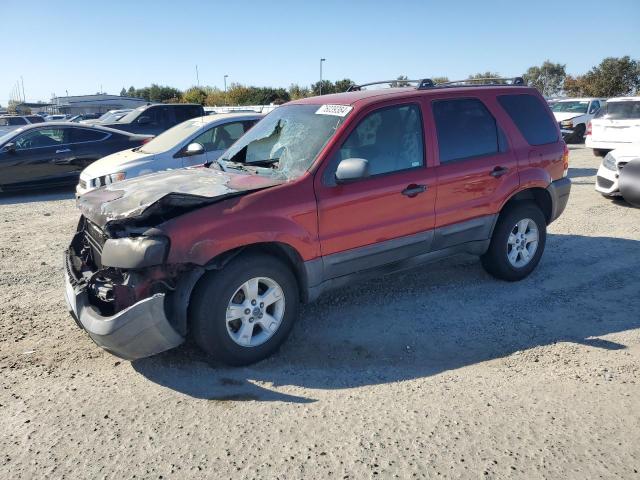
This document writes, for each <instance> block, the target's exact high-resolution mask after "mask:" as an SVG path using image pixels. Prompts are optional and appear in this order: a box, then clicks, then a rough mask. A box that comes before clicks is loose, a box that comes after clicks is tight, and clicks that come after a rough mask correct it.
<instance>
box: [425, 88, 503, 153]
mask: <svg viewBox="0 0 640 480" xmlns="http://www.w3.org/2000/svg"><path fill="white" fill-rule="evenodd" d="M433 116H434V119H435V121H436V132H437V135H438V150H439V153H440V155H439V156H440V163H447V162H452V161H455V160H461V159H464V158H472V157H481V156H485V155H494V154H497V153H498V152H502V151H505V150H506V141H505V139H504V135H503V134H502V131H501V130H500V128H499V127H498V125H497V124H496V119H495V118H493V115H491V113H490V112H489V110H487V107H485V106H484V104H483V103H482V102H481V101H480V100H478V99H475V98H463V99H455V100H437V101H435V102H433Z"/></svg>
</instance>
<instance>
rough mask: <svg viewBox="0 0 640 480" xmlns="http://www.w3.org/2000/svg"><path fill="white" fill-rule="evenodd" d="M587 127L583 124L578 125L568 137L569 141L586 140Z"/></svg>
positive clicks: (578, 141) (579, 141)
mask: <svg viewBox="0 0 640 480" xmlns="http://www.w3.org/2000/svg"><path fill="white" fill-rule="evenodd" d="M585 131H586V128H585V126H584V125H583V124H581V125H578V126H577V127H576V129H575V130H574V131H573V133H572V134H571V135H569V136H568V137H567V143H582V142H584V132H585Z"/></svg>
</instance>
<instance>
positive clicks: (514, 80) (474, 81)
mask: <svg viewBox="0 0 640 480" xmlns="http://www.w3.org/2000/svg"><path fill="white" fill-rule="evenodd" d="M466 85H475V86H479V87H482V86H484V87H491V86H494V85H511V86H522V85H524V79H523V78H522V77H507V78H503V77H487V78H467V79H465V80H452V81H449V82H442V83H437V84H436V85H435V86H436V87H460V86H466Z"/></svg>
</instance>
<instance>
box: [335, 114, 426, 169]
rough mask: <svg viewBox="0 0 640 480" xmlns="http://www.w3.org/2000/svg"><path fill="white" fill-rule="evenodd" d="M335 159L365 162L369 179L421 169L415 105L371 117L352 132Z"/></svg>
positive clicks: (420, 137) (421, 144)
mask: <svg viewBox="0 0 640 480" xmlns="http://www.w3.org/2000/svg"><path fill="white" fill-rule="evenodd" d="M337 157H338V158H337V159H335V158H334V161H333V163H334V165H336V166H337V165H338V163H339V162H340V161H341V160H345V159H347V158H364V159H365V160H367V161H368V162H369V172H370V174H371V175H380V174H383V173H390V172H398V171H401V170H407V169H410V168H416V167H420V166H422V165H424V139H423V132H422V117H421V115H420V107H418V106H417V105H402V106H398V107H390V108H383V109H381V110H377V111H375V112H372V113H370V114H369V115H367V116H366V117H365V118H364V119H362V120H361V121H360V123H359V124H358V126H357V127H356V128H355V130H353V131H352V132H351V134H350V135H349V137H348V138H347V139H346V140H345V142H344V143H343V144H342V147H340V150H339V151H338V153H337Z"/></svg>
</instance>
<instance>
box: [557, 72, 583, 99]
mask: <svg viewBox="0 0 640 480" xmlns="http://www.w3.org/2000/svg"><path fill="white" fill-rule="evenodd" d="M562 90H563V91H564V93H565V95H568V96H570V97H583V96H584V95H585V92H584V77H582V76H578V77H573V76H571V75H567V77H566V78H565V79H564V83H563V85H562Z"/></svg>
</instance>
